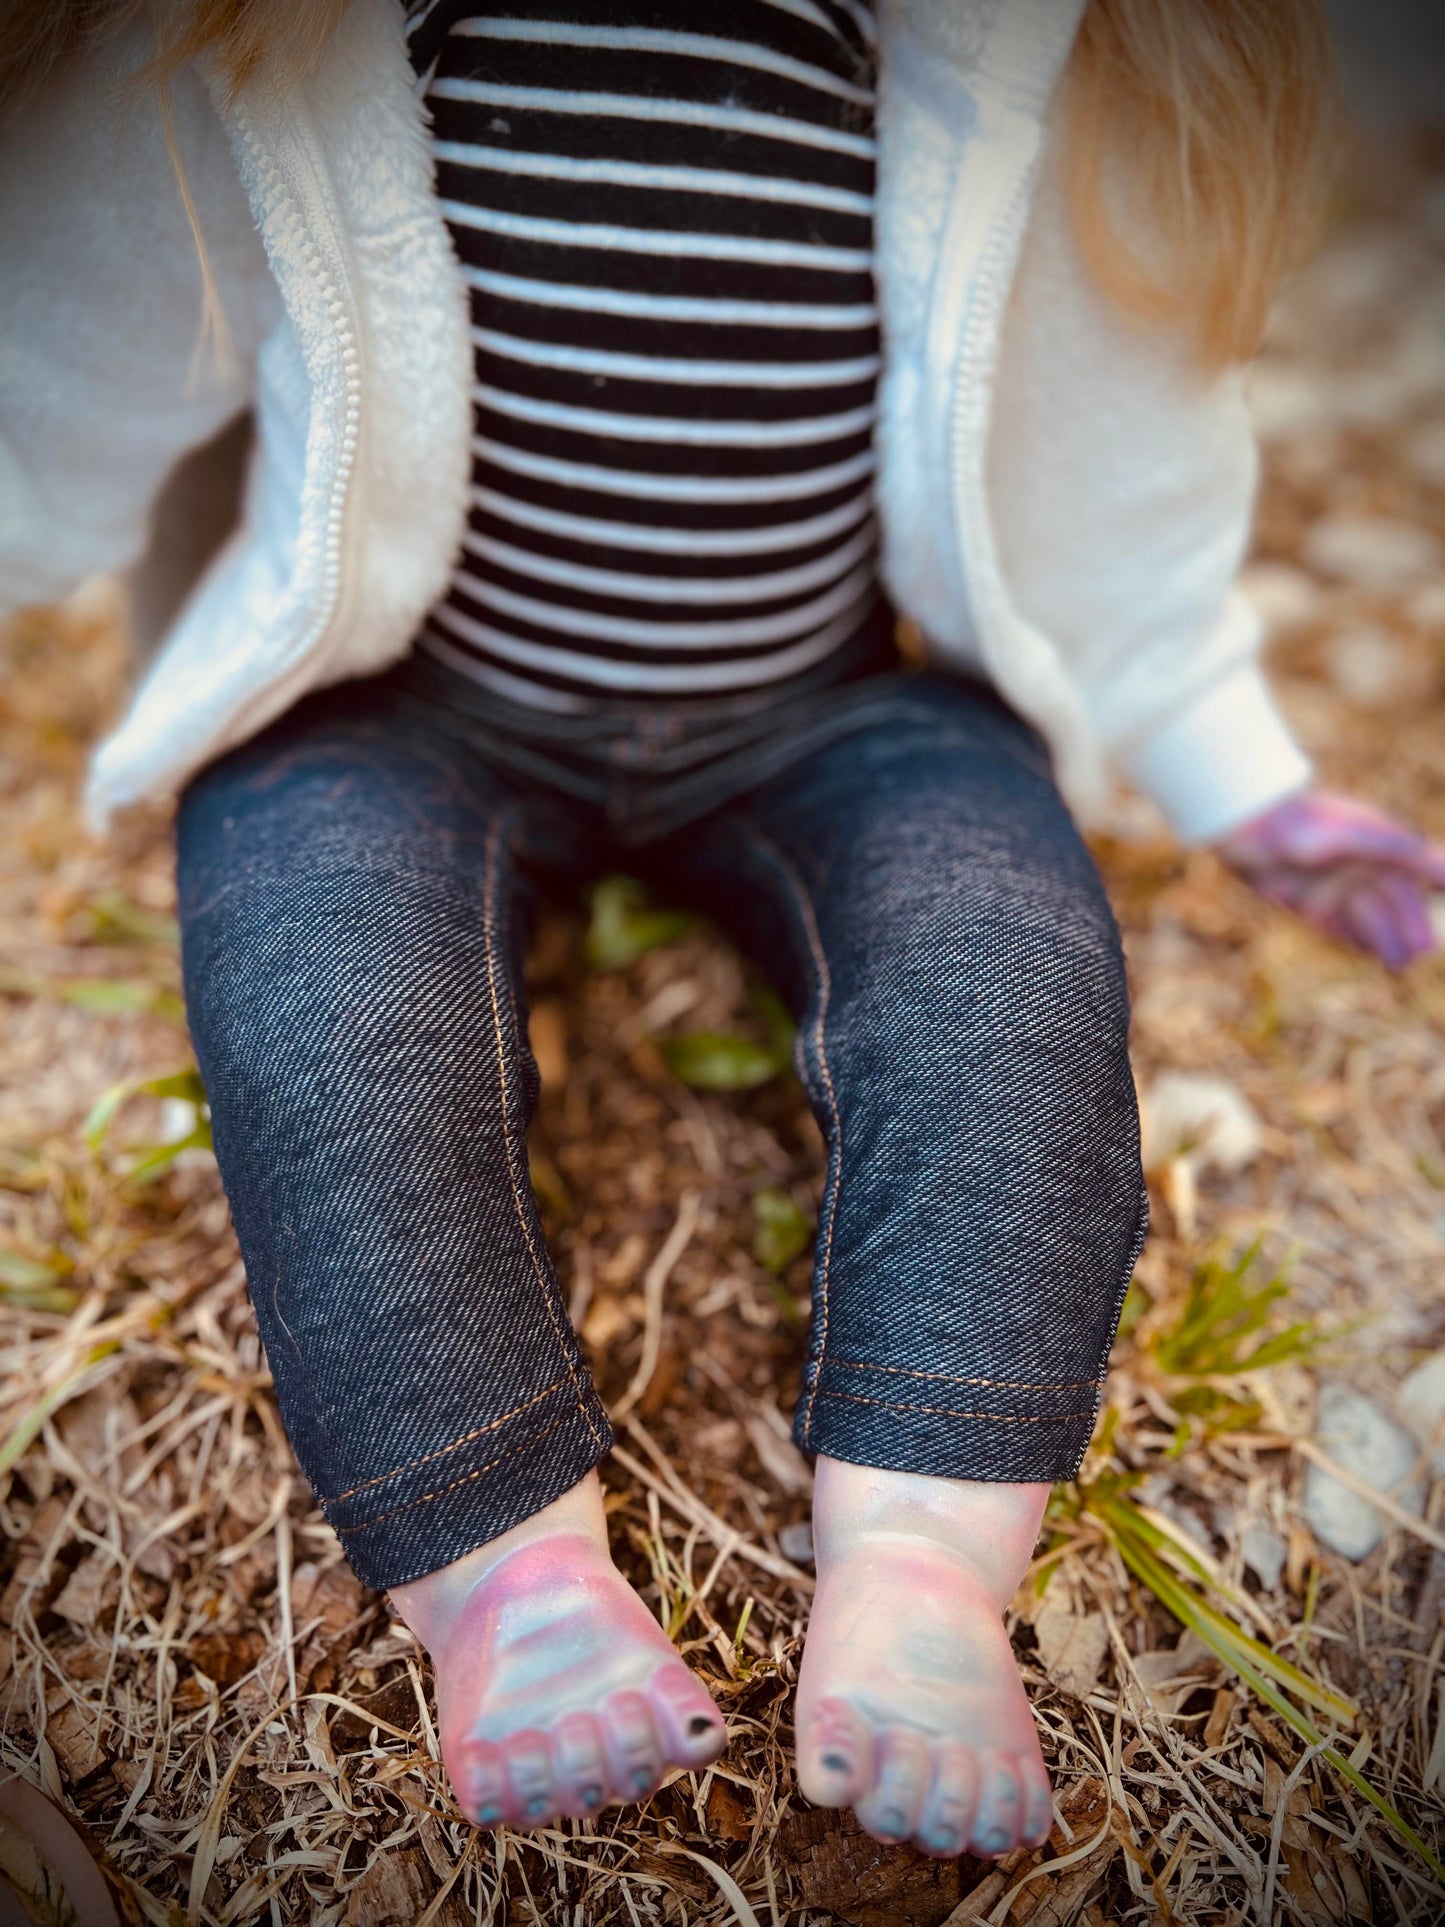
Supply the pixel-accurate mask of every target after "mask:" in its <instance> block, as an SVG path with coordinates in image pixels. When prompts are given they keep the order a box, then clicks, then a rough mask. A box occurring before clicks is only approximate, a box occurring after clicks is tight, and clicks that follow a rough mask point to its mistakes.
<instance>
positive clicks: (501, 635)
mask: <svg viewBox="0 0 1445 1927" xmlns="http://www.w3.org/2000/svg"><path fill="white" fill-rule="evenodd" d="M431 620H432V621H433V622H436V623H440V624H441V625H442V626H443V627H444V628H447V629H450V630H451V631H452V632H453V634H455V635H458V636H460V637H462V638H463V640H465V641H467V642H471V643H474V644H475V645H476V646H477V648H479V649H490V650H491V651H492V652H493V654H495V655H498V656H501V657H502V658H503V660H504V661H506V662H514V663H517V664H519V665H520V666H522V667H524V668H530V669H540V670H544V671H546V672H547V673H549V674H551V675H554V676H570V677H571V678H572V680H573V681H574V682H585V683H590V684H592V685H593V687H595V688H598V689H622V690H628V689H644V690H648V691H651V692H652V693H654V694H657V695H684V696H686V695H690V694H692V693H693V692H694V691H697V692H698V693H699V694H702V693H705V692H707V691H711V690H721V689H749V688H751V687H752V685H753V684H754V683H766V682H781V681H783V680H784V679H785V678H786V677H788V676H792V675H796V674H798V673H799V672H800V671H801V670H804V669H807V668H809V667H811V665H812V664H813V663H815V662H821V661H822V660H823V658H824V657H825V656H829V655H831V654H832V652H833V651H834V650H835V649H837V648H840V647H841V646H842V645H843V644H844V643H845V642H846V641H847V640H848V638H849V637H850V636H851V635H852V634H853V632H854V630H855V629H856V628H857V625H858V614H857V611H856V610H851V609H850V610H849V612H848V614H847V615H846V616H841V617H840V618H839V619H838V620H837V621H836V622H830V623H828V624H827V625H826V626H825V627H824V628H822V629H820V630H819V631H818V633H817V634H816V635H813V636H805V637H804V638H803V639H802V641H800V642H795V643H793V644H792V645H791V646H790V647H789V648H786V649H780V650H778V651H776V652H775V653H774V654H771V655H766V656H761V657H758V656H750V657H747V658H746V659H744V660H743V661H741V662H698V663H636V662H614V661H612V660H611V658H609V657H607V656H584V655H579V654H577V653H576V652H575V651H573V650H570V649H552V648H547V647H544V646H542V645H540V644H538V643H535V642H524V641H523V640H522V638H521V637H520V636H509V635H508V634H507V633H506V631H505V630H502V629H494V628H493V627H492V625H491V624H490V623H489V622H475V621H473V620H472V618H471V617H470V616H468V615H466V614H465V613H464V612H463V611H462V610H460V609H451V608H448V607H447V606H446V605H445V604H444V603H443V604H439V605H438V607H437V608H435V609H433V610H432V613H431ZM426 642H427V647H428V648H429V649H433V650H435V652H436V654H437V655H438V656H440V657H441V659H442V661H444V662H450V663H451V664H452V665H453V667H455V668H458V669H460V670H461V671H462V672H463V673H464V674H467V675H470V674H473V673H475V671H476V670H478V669H480V668H482V667H483V666H484V665H482V664H480V663H477V662H476V660H475V658H474V657H472V656H469V655H467V654H466V653H465V652H464V651H462V650H460V649H450V648H448V646H447V643H446V639H445V638H444V637H442V636H438V635H437V634H436V633H435V631H432V632H431V633H429V634H428V636H427V638H426Z"/></svg>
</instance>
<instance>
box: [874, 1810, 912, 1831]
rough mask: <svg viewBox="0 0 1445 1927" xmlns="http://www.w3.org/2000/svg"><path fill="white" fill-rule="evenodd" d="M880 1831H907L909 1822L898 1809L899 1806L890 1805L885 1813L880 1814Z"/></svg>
mask: <svg viewBox="0 0 1445 1927" xmlns="http://www.w3.org/2000/svg"><path fill="white" fill-rule="evenodd" d="M878 1831H879V1832H880V1833H907V1831H908V1823H907V1821H906V1820H905V1819H904V1818H903V1815H902V1814H901V1813H900V1812H899V1811H898V1809H897V1807H890V1808H889V1809H888V1811H887V1812H886V1813H885V1814H883V1815H881V1816H880V1818H879V1821H878Z"/></svg>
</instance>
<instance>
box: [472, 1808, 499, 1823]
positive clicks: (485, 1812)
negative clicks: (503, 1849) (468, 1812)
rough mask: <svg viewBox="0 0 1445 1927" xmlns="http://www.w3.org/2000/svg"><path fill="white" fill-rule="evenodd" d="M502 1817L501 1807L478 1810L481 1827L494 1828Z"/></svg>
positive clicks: (478, 1820) (478, 1821)
mask: <svg viewBox="0 0 1445 1927" xmlns="http://www.w3.org/2000/svg"><path fill="white" fill-rule="evenodd" d="M501 1817H502V1809H501V1808H500V1807H478V1808H477V1825H478V1826H479V1827H494V1826H495V1825H496V1824H497V1822H498V1821H499V1820H500V1819H501Z"/></svg>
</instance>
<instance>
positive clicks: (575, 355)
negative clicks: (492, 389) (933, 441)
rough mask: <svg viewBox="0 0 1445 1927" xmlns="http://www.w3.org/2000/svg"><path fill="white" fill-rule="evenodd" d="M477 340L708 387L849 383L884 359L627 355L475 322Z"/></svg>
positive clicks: (577, 370) (606, 370) (551, 360)
mask: <svg viewBox="0 0 1445 1927" xmlns="http://www.w3.org/2000/svg"><path fill="white" fill-rule="evenodd" d="M472 342H473V345H474V346H476V347H478V348H480V349H482V350H483V351H484V352H485V353H487V354H491V355H500V356H501V357H502V358H503V359H504V360H507V361H523V362H526V363H527V364H528V366H529V367H532V368H560V369H562V370H563V371H564V372H565V373H567V374H571V375H614V376H617V377H618V378H619V379H621V380H633V381H652V382H677V383H679V384H682V383H688V384H691V385H694V386H697V387H708V388H844V387H847V386H848V385H849V384H850V383H852V382H858V381H871V380H872V379H873V377H874V376H875V375H876V374H877V373H878V370H879V368H880V367H881V366H882V363H883V358H882V356H881V355H855V356H854V357H853V359H852V360H851V361H800V362H794V361H690V360H686V359H681V358H679V357H677V356H675V355H624V354H620V353H617V352H615V351H614V350H612V349H610V348H574V347H572V346H571V345H570V344H568V343H567V342H556V341H526V340H524V339H523V338H522V336H521V335H509V334H503V333H502V331H501V330H500V329H498V328H473V329H472Z"/></svg>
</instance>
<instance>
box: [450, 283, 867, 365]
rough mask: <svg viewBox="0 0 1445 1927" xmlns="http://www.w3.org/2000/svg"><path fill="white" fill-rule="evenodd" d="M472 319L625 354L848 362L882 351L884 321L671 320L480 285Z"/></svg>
mask: <svg viewBox="0 0 1445 1927" xmlns="http://www.w3.org/2000/svg"><path fill="white" fill-rule="evenodd" d="M472 323H473V325H474V326H475V327H478V328H500V329H501V331H502V332H503V333H504V334H509V335H521V336H523V337H524V338H525V337H526V336H529V335H530V336H531V338H532V340H534V341H545V342H547V343H548V344H553V345H563V346H565V345H567V344H569V343H572V344H576V345H577V346H580V347H586V348H603V349H607V350H609V351H611V352H613V353H619V354H624V355H667V356H670V357H676V358H678V359H684V358H686V357H689V356H690V357H692V358H693V359H694V360H697V361H777V360H779V359H780V358H782V357H785V356H786V357H788V358H790V359H791V360H793V361H842V360H845V359H848V358H851V357H852V356H854V355H876V354H877V353H878V352H879V345H880V336H879V330H878V324H877V323H876V322H868V323H865V324H863V325H861V326H858V327H851V326H850V327H843V328H797V327H792V326H784V327H778V328H774V327H765V326H763V325H762V324H760V323H757V324H755V323H753V322H735V321H711V322H705V321H669V320H665V319H657V318H655V317H650V316H647V315H632V314H628V315H611V314H595V313H588V312H587V311H586V310H585V309H577V308H549V307H547V306H545V305H544V304H543V303H541V302H533V301H523V300H518V299H514V298H512V297H511V296H509V295H499V294H483V293H482V291H481V289H479V288H474V289H473V290H472Z"/></svg>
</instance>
